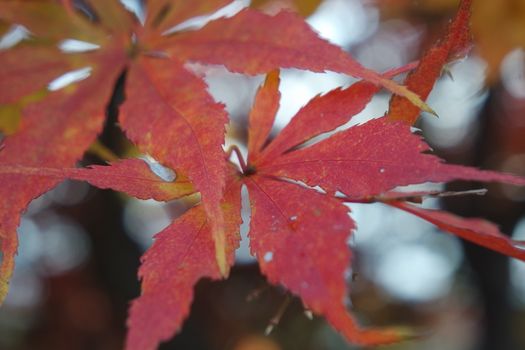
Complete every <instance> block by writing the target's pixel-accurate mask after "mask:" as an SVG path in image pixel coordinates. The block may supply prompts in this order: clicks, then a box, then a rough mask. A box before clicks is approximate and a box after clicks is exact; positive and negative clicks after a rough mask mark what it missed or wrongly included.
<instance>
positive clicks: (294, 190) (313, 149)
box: [244, 75, 525, 345]
mask: <svg viewBox="0 0 525 350" xmlns="http://www.w3.org/2000/svg"><path fill="white" fill-rule="evenodd" d="M361 84H363V83H362V82H359V83H356V84H354V85H353V86H351V87H349V88H347V89H346V90H340V89H336V90H333V91H331V92H328V93H327V94H325V95H322V96H316V97H315V98H314V99H312V100H311V101H310V102H309V103H308V104H307V105H306V106H305V107H303V108H302V109H301V110H300V111H299V112H298V113H297V114H296V115H295V116H294V118H293V119H292V121H291V122H290V124H289V126H288V127H286V128H285V129H284V130H283V131H282V132H281V134H279V135H277V136H276V137H275V139H274V140H271V142H269V141H268V137H269V125H271V124H272V123H273V120H274V118H275V113H274V111H275V110H276V108H274V107H272V108H267V106H268V105H270V106H274V105H275V101H274V100H275V98H276V96H278V95H277V91H276V90H277V88H278V85H277V84H276V83H274V77H272V76H271V75H270V76H269V77H268V78H267V80H266V82H265V84H264V85H263V87H261V88H260V90H259V91H258V94H257V96H256V98H255V104H254V108H260V107H261V106H262V107H263V111H265V112H267V113H271V114H268V116H267V120H265V118H263V117H262V116H261V115H260V113H258V112H257V111H253V110H252V112H251V114H250V128H249V130H250V135H249V136H250V138H253V139H254V140H257V141H256V142H255V141H249V142H248V144H258V145H265V144H267V145H266V146H264V147H263V148H262V149H259V151H258V153H257V156H255V157H251V158H250V155H249V158H248V159H250V162H249V163H248V164H247V165H246V166H245V169H244V175H245V176H244V182H245V183H246V185H247V187H248V190H249V191H248V192H249V196H250V202H251V208H252V218H251V220H252V221H251V227H250V238H251V249H252V253H253V254H254V255H255V256H256V257H257V259H258V261H259V265H260V266H261V271H262V272H263V274H265V275H266V276H267V277H268V279H269V280H270V282H273V283H276V284H281V285H284V286H285V287H286V288H288V289H289V290H291V291H292V292H293V293H294V294H296V295H298V296H299V297H300V298H301V300H302V301H303V303H304V304H305V305H306V306H307V307H308V308H310V309H311V310H313V311H314V312H316V313H318V314H320V315H323V316H325V317H326V319H327V321H328V322H329V323H330V324H331V325H332V326H333V327H334V328H336V329H338V330H339V331H340V332H341V333H342V334H343V335H344V336H345V337H346V338H347V339H348V340H349V341H350V342H353V343H357V344H361V345H378V344H385V343H390V342H396V341H400V340H402V339H406V338H409V337H413V336H416V334H414V333H413V332H411V331H410V330H408V329H406V328H392V329H366V328H361V327H360V326H359V325H358V324H356V322H355V321H354V318H353V317H352V316H351V315H350V314H349V312H348V311H347V310H346V305H345V302H344V301H345V300H346V298H347V296H348V290H347V287H346V284H345V278H344V276H345V273H344V272H345V271H349V270H348V269H349V264H350V252H349V247H348V245H347V239H348V237H349V236H350V235H351V232H350V231H351V230H352V229H353V227H354V225H353V222H352V221H351V219H350V218H349V217H348V216H347V212H348V208H347V207H344V206H343V205H342V202H343V201H349V202H353V201H355V202H367V201H370V200H371V198H373V197H374V196H375V197H376V200H383V201H385V203H388V204H390V205H394V206H396V207H399V208H400V209H403V210H407V211H409V212H411V213H413V214H416V215H418V216H420V217H422V218H424V219H426V220H428V221H430V222H432V223H435V224H437V225H438V226H439V227H440V228H442V229H444V230H447V231H449V232H451V233H453V234H456V235H458V236H460V237H463V238H466V239H469V240H471V241H474V242H476V243H478V244H481V245H483V246H485V247H488V248H491V249H494V250H497V251H499V252H502V253H504V254H509V255H511V256H514V257H517V258H519V259H525V255H524V254H523V252H521V251H520V248H519V245H518V244H517V243H516V242H513V241H511V240H510V239H508V238H505V237H504V236H503V235H501V234H500V233H499V231H497V229H495V226H494V225H492V224H489V223H487V222H486V221H483V220H468V219H462V218H458V217H454V216H452V215H451V214H448V213H443V212H429V211H425V210H424V209H418V208H416V207H413V206H410V205H408V204H405V203H403V202H401V201H400V200H401V199H403V197H402V196H401V194H395V192H391V190H393V189H395V188H396V187H398V186H403V185H409V184H420V183H424V182H428V181H431V182H445V181H451V180H454V179H473V180H478V181H501V182H508V183H512V184H517V185H525V179H524V178H520V177H517V176H513V175H508V174H501V173H497V172H491V171H482V170H477V169H474V168H469V167H464V166H459V165H449V164H445V163H444V162H443V161H442V160H441V159H439V158H437V157H435V156H433V155H431V154H426V153H422V152H428V151H429V147H428V146H427V145H426V144H425V143H424V142H423V141H422V139H421V137H420V136H417V135H414V134H413V133H412V131H411V129H410V126H409V125H406V124H405V123H403V122H392V121H388V120H387V119H386V118H379V119H374V120H371V121H368V122H366V123H364V124H361V125H356V126H353V127H350V128H348V129H347V130H343V131H340V132H337V133H335V134H333V135H331V136H329V137H328V138H325V139H324V140H321V141H318V142H313V143H310V144H308V143H307V144H305V143H304V142H305V141H307V140H310V139H312V138H313V137H315V136H318V135H320V134H322V133H324V132H327V131H330V130H333V129H335V128H337V127H338V126H340V125H342V124H344V123H346V122H347V121H348V120H349V119H350V118H351V117H352V116H353V115H354V114H356V113H358V112H359V111H360V110H361V109H362V108H363V107H364V106H361V105H360V103H363V104H364V105H366V103H367V102H368V101H369V99H370V98H371V95H370V94H359V93H357V92H362V91H363V90H361V89H362V88H363V87H362V86H361ZM272 89H273V90H274V92H273V93H272ZM364 91H366V90H364ZM343 92H345V93H346V94H343ZM350 92H351V93H350ZM371 93H372V95H373V92H371ZM262 96H266V98H268V99H269V100H270V101H271V102H270V103H269V104H268V105H265V104H264V103H262V102H261V101H260V98H262ZM334 96H339V98H338V99H337V100H334ZM360 100H363V101H360ZM334 101H337V103H334ZM313 111H318V112H319V113H318V114H317V117H318V120H319V128H314V127H312V118H313V115H315V113H313ZM322 111H327V113H326V115H324V116H323V114H322ZM343 116H344V117H343ZM325 117H326V120H325ZM269 120H271V121H272V123H270V122H269ZM292 125H293V128H292ZM287 128H288V129H287ZM250 142H251V143H250ZM274 144H277V145H278V146H273V145H274ZM255 149H257V148H255ZM319 191H321V192H319ZM336 194H337V196H334V195H336ZM382 194H386V195H384V196H383V198H382V199H381V197H382ZM423 194H427V193H417V195H418V196H421V195H423ZM412 195H414V194H409V197H411V196H412ZM405 196H406V194H405ZM409 197H407V198H405V199H409Z"/></svg>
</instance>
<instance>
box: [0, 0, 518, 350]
mask: <svg viewBox="0 0 525 350" xmlns="http://www.w3.org/2000/svg"><path fill="white" fill-rule="evenodd" d="M125 2H126V3H127V5H128V6H129V7H130V8H132V9H134V10H135V11H138V13H139V15H140V13H141V12H140V11H141V6H140V3H138V2H136V1H125ZM248 3H249V1H235V2H234V3H233V4H232V6H229V7H228V8H227V9H224V10H223V11H222V12H221V13H222V14H232V13H235V11H238V10H239V9H240V8H242V6H246V5H247V4H248ZM457 5H458V1H456V0H417V1H416V0H376V1H372V0H324V1H320V0H295V1H294V0H275V1H271V0H254V1H252V4H251V6H255V7H259V8H261V9H263V10H264V11H266V12H268V13H275V12H277V11H279V10H280V9H282V8H291V9H293V10H295V11H298V12H299V13H300V14H301V15H303V16H305V17H307V21H308V23H309V24H310V25H311V26H312V27H313V28H314V29H315V30H316V31H317V32H318V33H319V34H320V35H321V36H322V37H324V38H326V39H327V40H329V41H331V42H333V43H335V44H337V45H340V46H342V47H343V48H344V49H345V50H347V51H349V52H351V53H352V54H353V55H354V57H356V58H357V60H359V61H360V62H361V63H362V64H363V65H365V66H367V67H369V68H372V69H374V70H378V71H383V70H387V69H389V68H393V67H397V66H401V65H403V64H406V63H408V62H411V61H413V60H416V59H417V58H418V57H420V55H421V53H422V52H423V51H424V50H425V49H426V48H428V47H429V46H431V45H432V43H434V42H435V41H436V40H437V39H438V38H439V37H440V36H441V35H443V33H444V30H445V28H446V25H447V23H448V22H449V20H450V19H451V18H452V17H453V15H454V13H455V11H456V8H457ZM206 20H207V19H206V18H198V19H195V20H193V21H191V22H189V23H187V26H188V27H195V26H197V27H198V26H200V25H202V24H203V23H205V22H206ZM182 27H184V26H182ZM472 27H473V34H474V41H475V44H476V46H475V47H474V49H473V51H472V52H471V53H470V55H469V56H468V57H467V58H464V59H461V60H458V61H456V62H453V63H451V64H450V65H449V66H448V67H447V69H446V74H443V76H442V78H441V79H440V81H439V82H438V83H437V85H436V86H435V88H434V90H433V92H432V94H431V96H430V98H429V104H430V106H431V107H432V108H433V109H434V110H435V111H436V112H437V114H438V115H439V119H436V118H434V117H432V116H429V115H423V116H422V118H421V119H420V122H419V125H417V126H418V127H419V128H421V129H422V130H423V133H424V135H425V137H426V139H427V141H428V142H429V143H430V144H431V146H432V147H433V149H434V150H435V152H436V153H437V154H439V155H440V156H442V157H443V158H445V159H447V160H448V161H449V162H453V163H461V164H468V165H473V166H479V167H483V168H487V169H495V170H500V171H508V172H513V173H516V174H521V175H525V49H524V48H525V1H523V0H501V1H492V0H475V1H474V11H473V17H472ZM4 39H5V38H4ZM2 40H3V39H2ZM190 67H191V69H193V70H195V71H196V72H198V73H200V74H202V75H203V76H205V78H206V80H207V82H208V84H209V86H210V92H211V93H212V94H213V96H214V97H215V98H216V99H217V100H218V101H221V102H223V103H225V104H226V106H227V109H228V111H229V112H230V114H231V118H232V122H231V125H230V126H229V132H228V140H227V144H237V145H239V146H240V147H241V149H243V147H244V144H245V142H246V138H247V134H246V127H247V115H248V112H249V108H250V105H251V103H252V101H253V96H254V94H255V91H256V89H257V87H258V85H259V84H260V82H261V81H262V79H263V78H264V77H261V76H258V77H245V76H242V75H239V74H232V73H229V72H227V71H226V70H225V69H224V68H222V67H220V66H214V67H209V66H201V65H197V64H192V65H191V66H190ZM354 81H355V80H353V79H352V78H349V77H347V76H343V75H338V74H333V73H325V74H314V73H309V72H304V71H299V70H293V69H290V70H285V71H283V72H282V85H281V92H282V102H281V108H280V110H279V113H278V118H277V121H276V125H275V126H274V130H273V132H274V133H277V132H278V131H279V129H281V128H282V127H283V126H284V125H286V123H287V122H288V121H289V120H290V118H291V117H292V116H293V115H294V114H295V112H297V110H298V109H299V108H300V107H301V106H303V105H304V104H305V103H306V102H307V101H308V100H309V99H310V98H312V97H313V96H315V95H316V94H319V93H323V92H327V91H329V90H330V89H333V88H335V87H338V86H348V85H350V84H352V83H353V82H354ZM123 83H124V79H121V80H120V81H119V82H118V83H117V85H116V91H115V95H114V98H113V100H112V103H111V104H110V106H109V108H108V118H109V119H108V123H107V127H106V129H105V130H104V133H103V134H102V135H101V138H100V141H101V143H102V144H104V145H106V146H107V147H109V148H110V149H111V150H112V151H114V152H115V153H117V154H118V155H120V156H125V155H129V154H132V150H130V146H129V144H128V143H127V141H126V140H125V139H124V138H123V136H122V134H121V133H120V131H119V130H118V128H117V127H116V126H115V121H116V117H117V106H118V102H119V99H121V97H122V86H123ZM389 98H390V95H389V94H388V93H387V92H385V91H383V92H381V93H380V94H378V95H377V96H376V97H375V98H374V100H373V101H372V103H371V104H370V105H369V106H368V107H367V108H366V110H365V111H363V112H362V113H361V114H360V115H358V116H357V117H355V118H354V119H353V120H352V122H351V123H349V125H347V126H351V125H352V124H355V123H360V122H363V121H366V120H367V119H370V118H374V117H380V116H382V115H383V114H384V112H385V111H386V109H387V106H388V100H389ZM82 163H83V164H84V165H86V164H93V163H99V164H101V163H103V161H102V160H101V159H99V158H98V157H97V156H95V155H90V154H88V155H86V157H85V159H84V160H83V162H82ZM428 186H433V187H434V188H438V189H440V188H444V185H439V184H437V185H436V184H434V185H428ZM447 186H448V187H447V188H448V189H451V190H455V189H471V188H480V187H485V188H488V190H489V192H488V194H487V195H485V196H484V197H479V196H475V197H455V198H451V199H447V200H446V201H439V200H427V201H426V202H425V205H426V206H428V207H434V208H437V207H442V208H446V209H448V210H450V211H453V212H455V213H457V214H460V215H463V216H476V217H484V218H487V219H489V220H492V221H494V222H496V223H497V224H499V225H500V227H501V229H502V231H503V232H505V233H507V234H509V235H512V236H513V237H514V238H515V239H519V240H525V191H524V190H523V189H517V188H515V187H508V186H502V185H497V184H495V185H487V184H483V185H481V184H472V183H453V184H450V185H447ZM247 200H248V199H247V198H246V196H245V198H244V206H245V207H246V205H247ZM191 205H192V202H191V201H189V200H186V201H176V202H173V203H159V202H155V201H141V200H137V199H133V198H128V197H125V196H123V195H121V194H118V193H114V192H111V191H103V190H97V189H95V188H92V187H90V186H89V185H87V184H85V183H81V182H74V181H66V182H64V183H62V184H61V185H59V186H58V187H57V188H55V189H54V190H53V191H51V192H49V193H47V194H45V195H44V196H42V197H40V198H38V199H37V200H35V201H34V202H33V203H32V204H31V206H30V208H29V210H28V212H27V213H26V214H25V215H24V217H23V219H22V224H21V227H20V249H19V255H18V257H17V260H16V271H15V274H14V277H13V280H12V283H11V290H10V293H9V296H8V298H7V300H6V302H5V305H3V306H2V308H0V349H12V350H19V349H20V350H22V349H59V350H61V349H108V350H109V349H120V348H121V347H122V344H123V339H124V335H125V319H126V314H127V307H128V304H129V302H130V300H132V299H133V298H135V297H137V296H138V295H139V283H138V281H137V278H136V271H137V267H138V265H139V258H140V256H141V254H142V253H143V252H144V251H145V249H147V247H148V246H149V245H150V244H151V242H152V236H153V234H154V233H156V232H158V231H160V230H161V229H162V228H164V227H165V226H167V225H168V224H169V223H170V221H171V220H172V219H173V218H175V217H177V216H178V215H180V214H181V213H182V212H184V210H186V209H187V208H188V207H189V206H191ZM351 210H352V212H353V214H352V216H353V218H354V219H355V220H356V221H357V225H358V229H357V231H356V232H355V238H354V239H353V241H352V243H351V245H352V249H354V251H355V252H356V255H355V258H354V261H353V271H354V273H355V274H354V278H353V281H352V282H351V283H350V286H349V287H350V289H351V300H352V309H353V312H354V313H355V315H356V317H358V318H359V320H360V321H361V323H362V324H363V325H374V326H387V325H401V324H402V325H408V326H412V327H415V328H417V329H419V330H421V331H423V332H426V334H428V335H427V336H426V337H424V338H423V339H421V340H418V341H412V342H407V343H402V344H398V345H393V346H390V347H385V349H389V350H394V349H395V350H400V349H403V350H404V349H407V350H416V349H417V350H434V349H436V350H438V349H439V350H441V349H447V350H477V349H483V350H495V349H498V350H519V349H525V332H524V330H525V263H522V262H518V261H516V260H513V259H509V258H506V257H503V256H500V255H498V254H496V253H492V252H490V251H488V250H486V249H483V248H478V247H475V246H472V245H470V244H467V243H465V242H462V241H460V240H458V239H456V238H455V237H452V236H450V235H448V234H445V233H443V232H440V231H439V230H438V229H436V228H435V227H433V226H432V225H430V224H427V223H425V222H423V221H422V220H420V219H418V218H416V217H413V216H411V215H410V214H407V213H403V212H400V211H396V210H395V209H393V208H387V207H386V206H382V205H380V204H373V205H352V206H351ZM244 216H245V221H247V220H249V217H248V214H247V213H244ZM242 230H243V234H244V240H243V245H242V246H241V248H240V249H239V252H238V254H237V265H236V267H235V268H234V269H233V272H232V276H231V278H230V279H229V280H228V281H225V282H213V283H212V282H210V281H201V282H200V283H199V285H198V286H197V288H196V298H195V302H194V304H193V307H192V312H191V316H190V317H189V319H188V320H187V321H186V323H185V325H184V328H183V329H182V332H181V333H180V334H179V335H177V336H176V337H175V338H174V339H173V340H172V341H170V342H168V343H166V344H164V345H163V346H162V347H161V349H179V350H180V349H190V350H208V349H209V350H212V349H213V350H222V349H225V350H226V349H228V350H230V349H231V350H278V349H282V350H302V349H305V350H309V349H311V350H314V349H315V350H317V349H319V350H336V349H343V350H345V349H357V347H353V346H351V345H349V344H347V343H346V342H345V341H344V340H343V339H342V338H341V337H340V336H339V335H338V334H337V333H336V332H334V331H333V330H332V329H331V327H330V326H329V325H327V324H326V323H325V322H324V321H323V320H322V318H318V317H313V319H312V317H310V316H311V315H309V313H308V312H305V310H304V309H303V307H302V305H301V303H300V302H299V301H298V300H297V299H295V298H292V299H291V300H290V296H289V295H288V294H287V293H286V292H285V291H284V290H283V289H281V288H278V287H273V286H270V285H268V284H267V283H266V281H265V279H264V278H263V277H262V276H261V275H260V274H259V271H258V268H257V265H256V264H255V262H254V260H253V259H252V258H251V257H250V255H249V248H248V245H249V242H248V240H247V238H246V231H247V225H246V223H245V225H243V228H242ZM285 306H286V307H285ZM276 316H281V317H280V322H279V324H278V325H277V326H276V327H275V328H274V330H273V332H271V334H270V335H268V336H265V330H266V329H267V326H268V325H269V324H270V320H271V319H272V318H275V317H276Z"/></svg>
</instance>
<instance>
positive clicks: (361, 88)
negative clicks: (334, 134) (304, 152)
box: [252, 63, 414, 162]
mask: <svg viewBox="0 0 525 350" xmlns="http://www.w3.org/2000/svg"><path fill="white" fill-rule="evenodd" d="M413 68H414V64H412V63H411V64H408V65H406V66H403V67H400V68H396V69H393V70H390V71H388V72H386V73H385V74H384V76H385V77H386V78H392V77H393V76H395V75H398V74H401V73H404V72H406V71H408V70H410V69H413ZM277 88H278V87H275V89H277ZM379 90H380V87H379V86H376V85H374V84H371V83H368V82H365V81H360V82H357V83H355V84H352V85H351V86H350V87H348V88H346V89H340V88H338V89H335V90H332V91H330V92H328V93H326V94H325V95H317V96H315V97H314V98H313V99H311V100H310V102H308V104H307V105H306V106H304V107H303V108H301V109H300V110H299V112H297V114H296V115H295V116H294V118H293V119H292V120H291V121H290V123H289V124H288V125H286V126H285V127H284V129H283V130H282V131H281V132H280V133H279V135H277V137H276V138H275V139H274V140H273V141H272V142H271V143H270V144H269V145H268V147H267V148H266V149H265V150H264V152H263V154H262V155H261V157H262V158H263V159H272V158H274V157H276V156H278V155H280V154H282V153H285V152H286V151H289V150H290V149H292V148H294V147H296V146H299V145H301V144H302V143H304V142H306V141H308V140H310V139H312V138H314V137H316V136H318V135H321V134H323V133H326V132H329V131H332V130H334V129H335V128H337V127H339V126H341V125H343V124H345V123H346V122H348V121H349V120H350V119H351V118H352V117H353V116H354V115H356V114H358V113H359V112H361V111H362V110H363V109H364V108H365V107H366V105H367V104H368V103H369V102H370V100H371V99H372V97H373V96H374V95H375V94H376V93H377V92H379ZM258 110H259V107H258V106H257V104H254V106H253V111H252V113H257V112H256V111H258ZM266 118H267V119H268V120H270V119H271V118H269V117H266ZM271 120H272V123H273V119H271ZM252 156H253V161H254V162H255V159H256V157H255V156H254V155H253V154H252ZM259 161H261V162H263V160H262V159H261V160H259Z"/></svg>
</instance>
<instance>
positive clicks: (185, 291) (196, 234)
mask: <svg viewBox="0 0 525 350" xmlns="http://www.w3.org/2000/svg"><path fill="white" fill-rule="evenodd" d="M222 206H223V209H224V218H225V220H224V222H225V233H226V250H227V251H226V256H227V261H228V264H229V265H232V264H233V260H234V254H233V252H234V250H235V249H236V248H237V247H238V246H239V239H240V236H239V226H240V224H241V215H240V209H241V200H240V182H239V181H238V180H231V182H230V183H229V184H228V186H227V191H226V193H225V198H224V200H223V202H222ZM139 275H140V277H141V278H142V294H141V296H140V297H139V298H138V299H136V300H135V301H134V302H133V303H132V305H131V309H130V315H129V319H128V326H129V333H128V337H127V341H126V344H127V345H126V349H128V350H135V349H136V350H149V349H156V348H157V346H158V345H159V343H160V342H162V341H164V340H167V339H169V338H171V337H172V336H173V335H174V334H175V332H176V331H177V330H178V329H179V328H180V327H181V325H182V322H183V321H184V319H185V318H186V317H187V315H188V313H189V310H190V305H191V302H192V299H193V286H194V285H195V284H196V283H197V282H198V281H199V280H200V279H201V278H211V279H220V278H221V271H220V270H219V269H218V267H217V265H216V264H215V244H214V240H213V238H212V228H211V225H210V223H209V220H208V219H207V215H206V214H205V211H204V210H203V208H202V206H200V205H199V206H197V207H195V208H193V209H191V210H190V211H188V212H187V213H186V214H184V215H183V216H182V217H180V218H179V219H177V220H176V221H175V222H174V223H173V224H172V225H170V226H169V227H168V228H166V229H164V230H163V231H162V232H160V233H159V234H157V235H156V236H155V243H154V244H153V246H152V247H151V248H150V249H149V250H148V251H147V252H146V254H145V255H144V256H143V258H142V266H141V268H140V270H139Z"/></svg>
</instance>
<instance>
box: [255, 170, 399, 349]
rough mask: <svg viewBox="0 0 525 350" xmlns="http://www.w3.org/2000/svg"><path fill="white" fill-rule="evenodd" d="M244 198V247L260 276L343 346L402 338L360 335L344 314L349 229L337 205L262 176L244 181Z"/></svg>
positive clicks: (344, 209) (376, 332) (366, 332)
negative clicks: (292, 297)
mask: <svg viewBox="0 0 525 350" xmlns="http://www.w3.org/2000/svg"><path fill="white" fill-rule="evenodd" d="M245 183H246V185H247V186H248V190H249V193H250V202H251V207H252V218H251V225H250V242H251V251H252V254H253V255H255V256H256V257H257V260H258V261H259V265H260V267H261V271H262V272H263V273H264V274H265V275H266V276H267V277H268V279H269V281H270V282H272V283H275V284H282V285H284V286H285V287H286V288H287V289H289V290H290V291H292V292H293V293H295V294H297V295H298V296H300V297H301V299H302V301H303V302H304V304H305V305H306V306H307V307H308V308H309V309H311V310H312V311H314V312H316V313H318V314H321V315H324V316H325V317H326V318H327V319H328V321H329V322H330V323H331V324H332V325H333V326H334V327H335V328H336V329H338V330H339V331H341V332H342V333H343V334H344V335H345V336H346V337H347V338H348V339H349V340H351V341H352V342H354V343H358V344H365V345H374V344H385V343H390V342H396V341H399V340H402V339H403V338H404V337H406V335H407V334H406V333H402V332H400V331H399V330H394V329H385V330H366V329H361V328H360V327H359V326H358V325H357V324H356V322H355V321H354V319H353V318H352V317H351V316H350V314H349V313H348V311H347V310H346V306H347V304H348V290H347V287H346V282H345V275H351V273H349V271H350V270H349V264H350V250H349V247H348V245H347V244H348V243H347V242H348V238H349V237H350V235H351V230H353V229H354V227H355V226H354V223H353V221H352V220H351V219H350V217H349V216H348V208H347V207H345V206H344V205H343V204H342V203H341V202H340V201H338V200H337V199H335V198H332V197H330V196H327V195H323V194H320V193H317V192H316V191H314V190H311V189H307V188H302V187H301V186H299V185H297V184H292V183H288V182H284V181H278V180H274V179H271V178H266V177H263V176H257V175H256V176H253V177H249V178H248V179H246V180H245Z"/></svg>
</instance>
